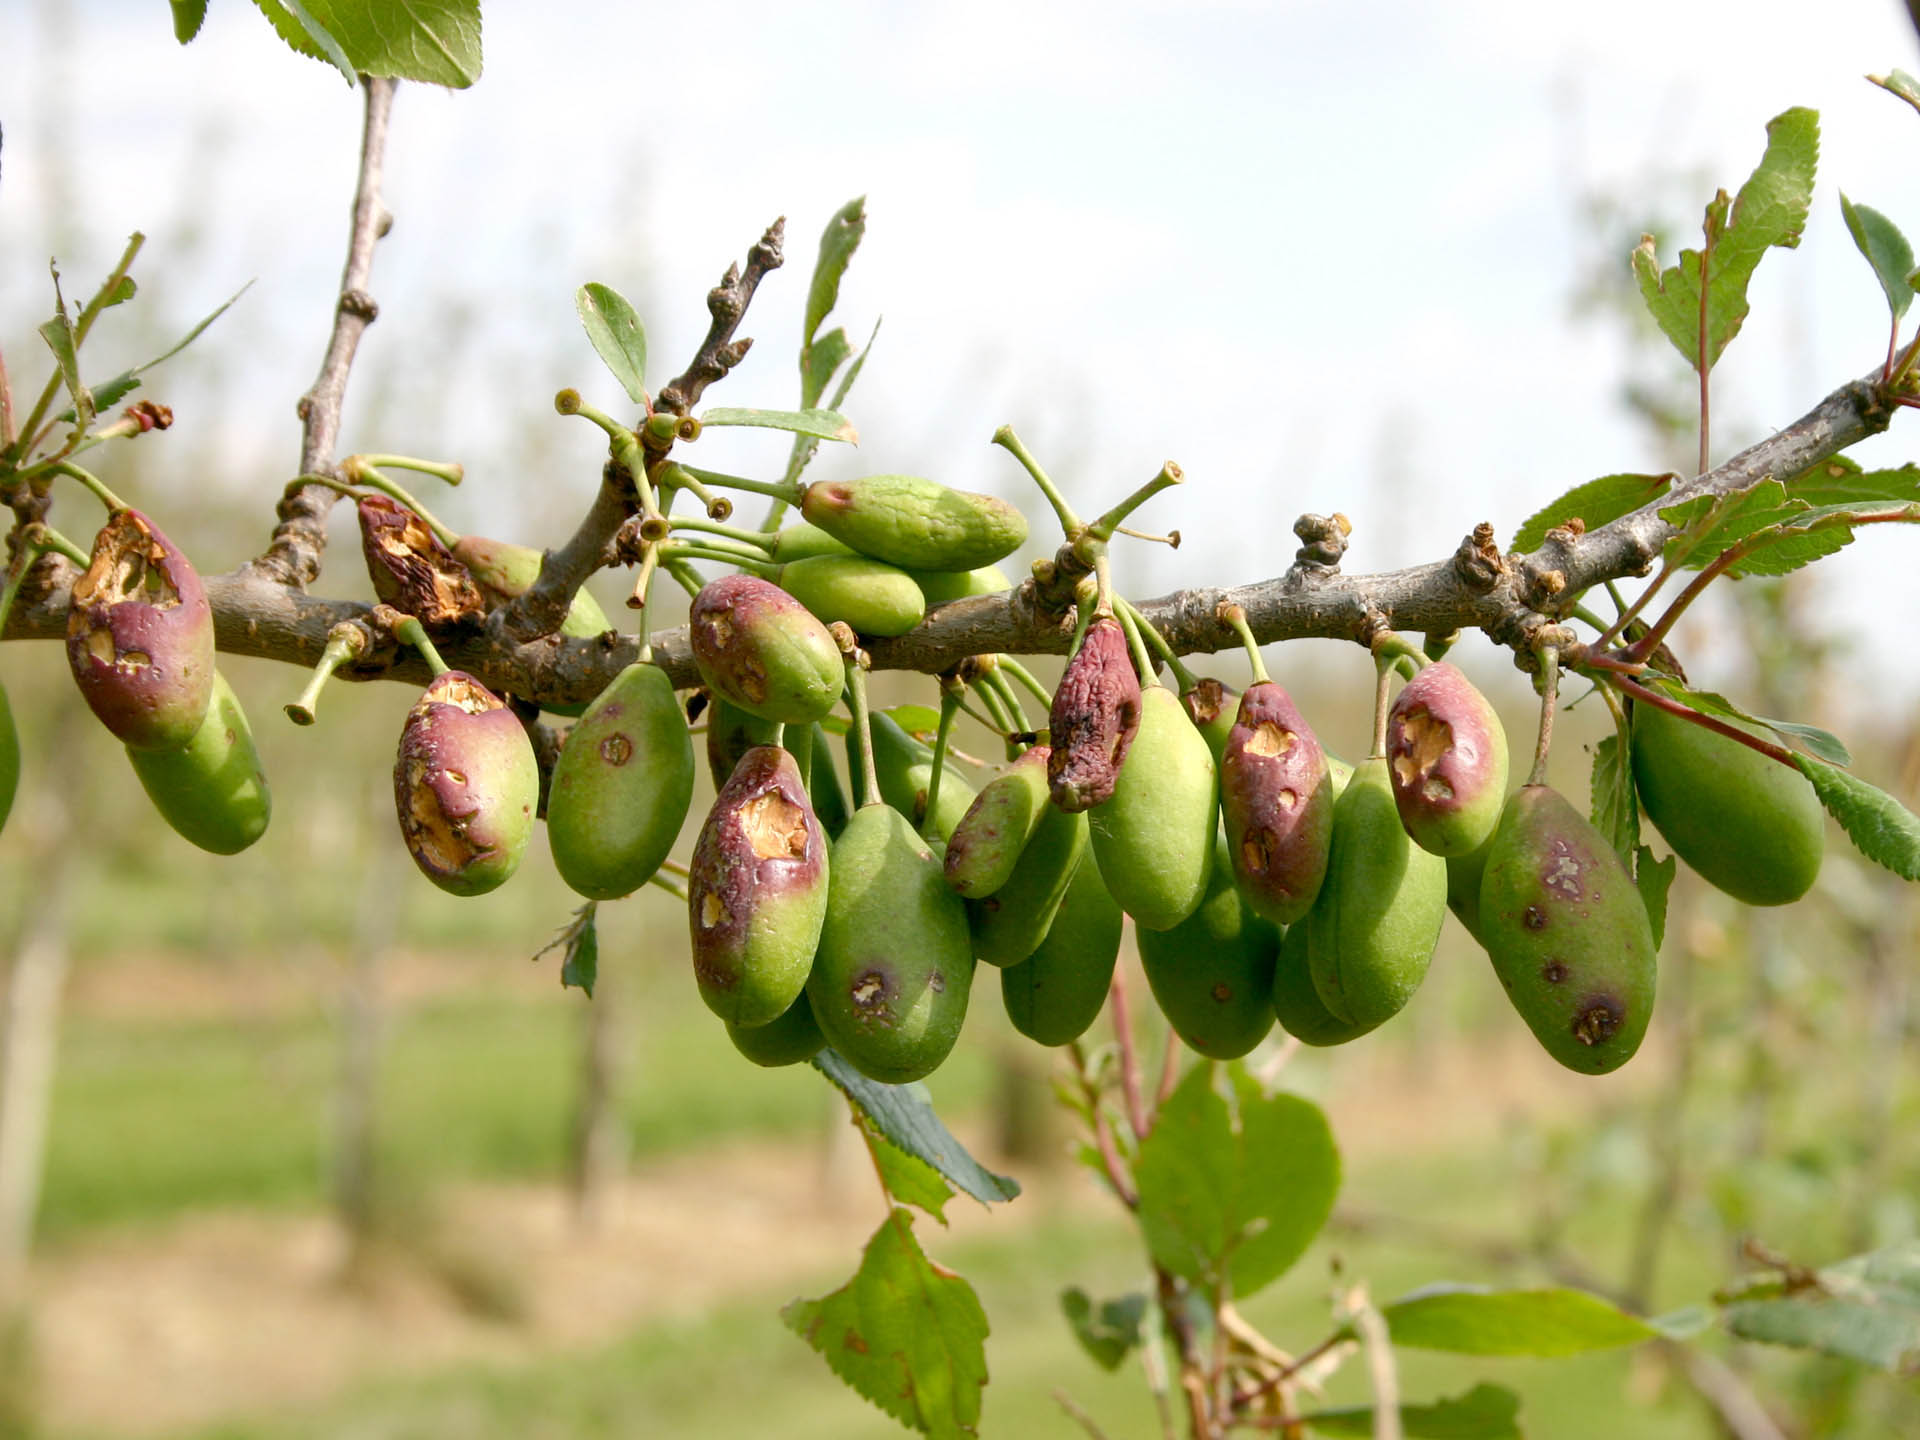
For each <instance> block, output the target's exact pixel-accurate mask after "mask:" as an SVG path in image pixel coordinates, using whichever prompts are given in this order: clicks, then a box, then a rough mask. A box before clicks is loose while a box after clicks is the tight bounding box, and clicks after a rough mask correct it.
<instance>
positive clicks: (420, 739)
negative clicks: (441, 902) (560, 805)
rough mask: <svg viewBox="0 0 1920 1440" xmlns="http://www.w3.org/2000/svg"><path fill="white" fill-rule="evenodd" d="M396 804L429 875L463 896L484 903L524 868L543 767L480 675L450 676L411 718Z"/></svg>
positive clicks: (397, 774) (399, 763) (397, 766)
mask: <svg viewBox="0 0 1920 1440" xmlns="http://www.w3.org/2000/svg"><path fill="white" fill-rule="evenodd" d="M393 797H394V804H395V807H396V808H397V809H398V811H399V815H400V834H401V836H402V838H404V839H405V841H406V843H407V850H408V853H410V854H411V855H412V856H413V860H414V863H415V864H416V865H418V866H419V867H420V873H421V874H423V875H425V876H426V877H427V878H428V879H429V880H431V881H432V882H433V883H434V884H436V885H438V886H439V887H440V888H441V889H442V890H446V891H450V892H451V893H453V894H455V895H483V894H485V893H486V892H487V891H489V890H493V889H495V888H497V887H499V886H500V885H502V884H504V883H506V881H507V879H508V878H509V877H510V876H511V875H512V874H513V872H514V871H515V870H516V869H518V868H519V865H520V857H521V855H522V854H524V853H525V851H526V848H527V838H528V836H529V835H530V834H531V833H532V831H533V812H534V807H535V806H536V805H537V804H538V803H539V799H540V767H539V764H538V763H537V762H536V761H535V760H534V756H533V745H532V744H531V742H529V741H528V739H527V732H526V731H525V729H523V728H522V727H521V724H520V721H519V720H518V719H517V718H515V716H514V713H513V711H511V710H509V709H508V708H507V706H506V702H505V701H503V700H501V699H500V697H499V696H497V695H495V694H494V693H493V692H492V691H491V690H489V689H487V687H486V686H485V685H482V684H481V683H480V682H479V681H478V680H476V679H474V678H473V676H471V675H468V674H466V673H465V672H464V671H460V670H449V671H447V672H446V673H445V674H442V675H436V676H435V677H434V678H433V680H432V681H431V682H430V683H429V684H428V685H427V688H426V689H425V690H424V691H422V692H421V695H420V698H419V699H418V700H417V701H415V702H414V706H413V708H412V709H411V710H410V711H408V712H407V720H406V724H405V725H404V726H403V727H402V728H401V731H400V753H399V756H398V758H397V759H396V760H395V761H394V766H393Z"/></svg>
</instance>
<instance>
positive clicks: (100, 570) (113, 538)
mask: <svg viewBox="0 0 1920 1440" xmlns="http://www.w3.org/2000/svg"><path fill="white" fill-rule="evenodd" d="M171 558H172V557H171V555H170V554H169V552H168V550H167V547H166V546H164V545H162V544H161V543H160V542H159V541H158V540H156V539H155V538H154V534H153V530H152V528H151V527H150V526H148V524H147V522H146V521H145V520H144V519H143V518H142V517H141V516H139V515H136V514H135V513H134V512H133V511H131V510H116V511H114V512H113V514H112V515H110V516H108V517H107V523H106V524H105V525H103V526H102V527H101V529H100V534H99V537H98V538H97V539H95V541H94V542H93V560H92V562H91V563H90V564H89V565H88V566H87V568H86V571H85V573H83V574H82V575H80V576H79V577H78V578H77V579H76V580H75V581H74V582H73V598H74V599H75V600H76V601H78V602H80V603H82V604H93V603H95V602H96V601H97V602H99V603H101V604H105V605H114V604H118V603H119V602H121V601H123V600H138V601H139V602H140V603H141V604H143V605H148V606H151V607H152V608H153V609H155V610H171V609H173V608H174V607H175V606H176V605H178V604H179V603H180V590H179V587H178V586H176V585H175V584H174V581H173V576H172V573H171V571H172V566H171V563H170V561H171Z"/></svg>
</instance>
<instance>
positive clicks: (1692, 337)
mask: <svg viewBox="0 0 1920 1440" xmlns="http://www.w3.org/2000/svg"><path fill="white" fill-rule="evenodd" d="M1819 157H1820V117H1819V116H1818V114H1816V113H1815V112H1814V111H1812V110H1806V109H1798V108H1796V109H1793V110H1788V111H1786V112H1784V113H1783V114H1780V115H1776V116H1775V117H1774V118H1773V119H1772V120H1771V121H1769V122H1768V123H1767V149H1766V154H1765V155H1763V156H1762V157H1761V160H1760V164H1759V166H1758V168H1756V169H1755V170H1754V172H1753V174H1752V175H1750V176H1749V177H1748V178H1747V183H1746V184H1744V185H1742V186H1741V187H1740V194H1739V195H1738V196H1737V197H1736V198H1735V199H1734V201H1733V204H1732V207H1731V210H1729V209H1728V206H1727V199H1726V191H1724V190H1722V191H1721V192H1720V193H1719V194H1718V195H1717V196H1716V197H1715V198H1714V200H1713V202H1712V203H1711V204H1709V205H1708V206H1707V217H1706V224H1705V226H1704V245H1703V248H1702V249H1701V250H1682V251H1681V252H1680V263H1679V264H1678V265H1675V266H1673V267H1671V268H1669V269H1667V270H1665V271H1662V270H1661V269H1660V262H1659V259H1658V257H1657V256H1656V254H1655V247H1654V240H1653V237H1652V236H1651V235H1647V236H1643V237H1642V238H1641V241H1640V244H1639V246H1638V247H1637V248H1636V249H1635V250H1634V252H1633V256H1632V261H1633V273H1634V275H1635V277H1636V278H1637V279H1638V280H1639V282H1640V294H1641V297H1642V298H1643V299H1644V300H1645V301H1646V303H1647V309H1648V311H1650V312H1651V313H1652V315H1653V318H1654V321H1655V323H1656V324H1658V325H1659V327H1660V331H1661V333H1662V334H1664V335H1665V336H1666V337H1667V338H1668V339H1669V340H1671V341H1672V342H1673V345H1674V348H1675V349H1677V350H1678V351H1679V352H1680V353H1681V355H1682V356H1684V357H1685V359H1686V361H1687V363H1688V364H1689V365H1691V366H1693V367H1694V369H1695V370H1696V371H1704V370H1711V369H1712V368H1713V365H1714V362H1715V361H1717V360H1718V359H1719V358H1720V352H1721V351H1723V350H1725V349H1726V347H1727V345H1728V343H1729V342H1731V341H1732V339H1733V337H1734V336H1735V335H1737V334H1739V333H1740V326H1741V325H1742V323H1744V322H1745V320H1746V318H1747V308H1748V307H1747V282H1748V281H1749V280H1751V279H1752V278H1753V272H1754V270H1755V269H1756V268H1757V267H1758V266H1759V264H1760V260H1761V258H1762V257H1763V256H1764V255H1765V254H1766V252H1767V251H1768V250H1769V249H1771V248H1772V247H1774V246H1780V247H1781V248H1783V249H1788V250H1791V249H1793V248H1794V247H1796V246H1797V245H1799V243H1800V231H1801V229H1802V228H1803V227H1804V226H1805V225H1806V223H1807V211H1808V208H1809V207H1810V206H1811V205H1812V203H1813V177H1814V171H1815V169H1816V167H1817V165H1818V162H1819ZM1703 254H1704V255H1705V257H1706V259H1705V262H1704V263H1705V266H1706V325H1705V335H1704V336H1703V335H1702V333H1701V331H1702V326H1701V313H1700V312H1701V278H1700V277H1701V265H1702V263H1703V262H1702V255H1703ZM1703 341H1704V346H1703V343H1702V342H1703Z"/></svg>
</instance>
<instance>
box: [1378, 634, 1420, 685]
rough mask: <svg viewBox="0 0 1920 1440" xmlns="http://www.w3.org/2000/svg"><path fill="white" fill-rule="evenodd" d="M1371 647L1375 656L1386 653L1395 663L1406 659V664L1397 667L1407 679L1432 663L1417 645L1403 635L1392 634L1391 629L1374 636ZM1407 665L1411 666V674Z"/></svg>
mask: <svg viewBox="0 0 1920 1440" xmlns="http://www.w3.org/2000/svg"><path fill="white" fill-rule="evenodd" d="M1372 649H1373V653H1374V656H1375V658H1378V657H1379V656H1381V655H1387V656H1391V657H1392V659H1393V660H1394V661H1395V663H1396V664H1397V663H1398V662H1400V661H1402V660H1404V661H1406V662H1407V664H1406V665H1401V666H1400V667H1399V669H1400V673H1401V674H1402V675H1405V676H1406V677H1407V679H1409V680H1411V679H1412V678H1413V677H1414V675H1418V674H1419V673H1420V672H1421V671H1422V670H1424V669H1426V668H1427V666H1428V665H1430V664H1432V663H1433V662H1432V661H1431V660H1430V659H1429V658H1428V656H1427V653H1426V652H1425V651H1424V650H1422V649H1421V648H1420V647H1419V646H1418V645H1415V644H1414V643H1413V642H1412V641H1411V640H1409V639H1407V638H1406V637H1405V636H1404V635H1396V634H1394V633H1393V631H1391V630H1382V631H1381V632H1380V633H1379V634H1378V635H1376V636H1374V637H1373V646H1372ZM1408 666H1411V667H1412V673H1411V674H1409V673H1408Z"/></svg>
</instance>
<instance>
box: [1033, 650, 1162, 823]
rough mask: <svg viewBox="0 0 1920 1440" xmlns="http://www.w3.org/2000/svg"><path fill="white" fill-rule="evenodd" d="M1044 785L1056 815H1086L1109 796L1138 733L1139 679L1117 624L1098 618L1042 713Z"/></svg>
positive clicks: (1068, 664) (1074, 654)
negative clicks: (1047, 737)
mask: <svg viewBox="0 0 1920 1440" xmlns="http://www.w3.org/2000/svg"><path fill="white" fill-rule="evenodd" d="M1048 726H1049V730H1050V732H1051V738H1052V741H1053V750H1052V753H1051V754H1050V755H1049V756H1048V757H1047V782H1048V785H1049V786H1050V787H1051V790H1052V794H1053V803H1054V804H1056V805H1058V806H1059V807H1060V808H1061V809H1062V810H1091V809H1092V808H1093V807H1094V806H1096V805H1098V804H1100V803H1101V801H1103V800H1105V799H1107V798H1108V797H1109V796H1111V795H1112V794H1113V787H1114V786H1115V785H1116V784H1118V783H1119V779H1120V767H1121V765H1122V764H1124V763H1125V761H1126V758H1127V751H1128V750H1129V749H1131V748H1132V746H1133V737H1134V735H1135V734H1136V733H1137V732H1138V731H1139V729H1140V677H1139V676H1138V675H1136V674H1135V673H1134V669H1133V656H1132V655H1131V654H1129V653H1128V651H1127V636H1126V632H1125V631H1124V630H1122V629H1121V628H1120V622H1119V621H1118V620H1115V619H1114V618H1113V617H1111V616H1109V615H1102V616H1100V617H1099V618H1098V619H1096V620H1095V621H1094V622H1093V623H1092V624H1091V625H1089V626H1088V627H1087V633H1086V635H1085V636H1084V637H1082V639H1081V641H1080V648H1079V649H1078V650H1076V651H1074V653H1073V658H1072V659H1071V660H1069V661H1068V662H1067V668H1066V671H1065V673H1063V674H1062V675H1061V677H1060V685H1059V687H1058V688H1057V689H1056V690H1055V691H1054V692H1053V708H1052V710H1051V711H1050V712H1049V714H1048Z"/></svg>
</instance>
